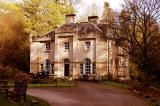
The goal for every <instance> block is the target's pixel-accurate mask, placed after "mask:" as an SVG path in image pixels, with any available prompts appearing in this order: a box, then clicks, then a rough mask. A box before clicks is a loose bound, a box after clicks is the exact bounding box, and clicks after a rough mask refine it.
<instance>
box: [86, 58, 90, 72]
mask: <svg viewBox="0 0 160 106" xmlns="http://www.w3.org/2000/svg"><path fill="white" fill-rule="evenodd" d="M90 63H91V62H90V60H89V59H86V61H85V72H86V74H87V75H88V74H90V67H91V66H90Z"/></svg>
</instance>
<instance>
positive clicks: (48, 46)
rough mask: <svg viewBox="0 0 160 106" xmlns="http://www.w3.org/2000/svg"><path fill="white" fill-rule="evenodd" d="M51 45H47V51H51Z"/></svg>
mask: <svg viewBox="0 0 160 106" xmlns="http://www.w3.org/2000/svg"><path fill="white" fill-rule="evenodd" d="M50 49H51V48H50V43H46V51H50Z"/></svg>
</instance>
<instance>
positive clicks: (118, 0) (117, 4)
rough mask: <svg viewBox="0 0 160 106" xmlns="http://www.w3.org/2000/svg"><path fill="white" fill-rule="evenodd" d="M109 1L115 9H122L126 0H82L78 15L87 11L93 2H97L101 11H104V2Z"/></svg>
mask: <svg viewBox="0 0 160 106" xmlns="http://www.w3.org/2000/svg"><path fill="white" fill-rule="evenodd" d="M106 1H107V2H108V3H109V4H110V7H111V8H112V9H113V10H116V11H119V10H121V4H123V3H124V0H82V3H81V4H80V5H79V8H78V13H77V16H81V15H83V14H85V13H86V11H87V9H88V7H89V6H91V5H92V4H93V3H96V4H97V6H98V7H99V8H100V10H101V13H102V12H103V6H104V2H106Z"/></svg>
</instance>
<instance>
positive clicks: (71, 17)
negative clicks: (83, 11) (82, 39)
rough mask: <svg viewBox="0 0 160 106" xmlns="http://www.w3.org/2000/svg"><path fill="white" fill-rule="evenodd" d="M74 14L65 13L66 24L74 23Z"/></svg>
mask: <svg viewBox="0 0 160 106" xmlns="http://www.w3.org/2000/svg"><path fill="white" fill-rule="evenodd" d="M75 16H76V15H75V14H67V15H66V24H70V23H75Z"/></svg>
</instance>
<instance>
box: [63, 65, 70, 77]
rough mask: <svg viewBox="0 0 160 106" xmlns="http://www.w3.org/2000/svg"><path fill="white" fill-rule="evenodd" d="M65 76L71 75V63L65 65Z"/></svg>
mask: <svg viewBox="0 0 160 106" xmlns="http://www.w3.org/2000/svg"><path fill="white" fill-rule="evenodd" d="M64 76H69V64H65V65H64Z"/></svg>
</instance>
